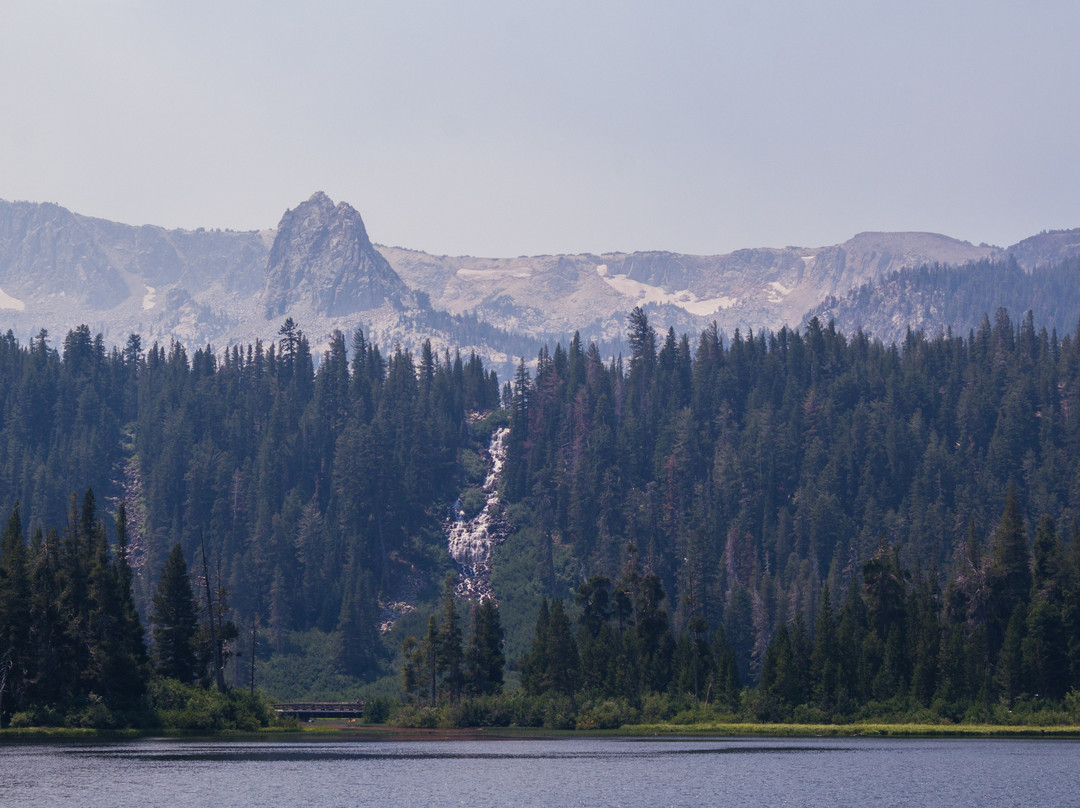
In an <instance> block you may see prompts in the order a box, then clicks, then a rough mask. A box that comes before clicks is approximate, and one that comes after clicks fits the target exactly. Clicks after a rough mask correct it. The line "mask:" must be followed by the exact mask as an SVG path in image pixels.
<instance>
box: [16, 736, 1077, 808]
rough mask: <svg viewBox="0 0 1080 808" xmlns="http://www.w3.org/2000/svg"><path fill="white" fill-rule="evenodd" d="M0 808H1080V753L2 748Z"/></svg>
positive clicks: (439, 745)
mask: <svg viewBox="0 0 1080 808" xmlns="http://www.w3.org/2000/svg"><path fill="white" fill-rule="evenodd" d="M0 805H3V806H5V807H8V806H10V807H14V806H28V805H43V806H64V805H71V806H82V807H83V808H92V807H94V806H159V805H160V806H187V805H190V806H223V807H224V806H260V808H264V807H265V806H276V805H307V806H367V805H372V806H478V807H479V806H509V805H520V806H641V808H645V807H646V806H647V808H656V807H657V806H667V805H679V806H699V805H700V806H706V805H709V806H713V805H716V806H725V805H731V806H758V805H761V806H875V807H876V808H885V806H942V808H944V807H945V806H948V807H949V808H957V807H958V806H973V808H974V807H975V806H977V807H978V808H994V807H995V806H1054V807H1055V808H1063V807H1064V806H1080V743H1077V742H1072V741H1042V740H908V739H905V740H869V739H859V738H852V739H783V740H777V739H745V738H738V739H728V738H708V739H688V738H682V739H662V740H652V739H648V740H642V739H597V738H573V739H565V740H501V739H500V740H475V741H473V740H470V741H385V740H366V739H344V740H342V739H334V740H306V739H305V740H300V739H297V740H287V741H282V740H279V739H275V740H272V741H262V740H260V741H252V742H248V741H222V740H192V739H142V740H135V741H125V742H117V743H74V742H67V743H7V744H0Z"/></svg>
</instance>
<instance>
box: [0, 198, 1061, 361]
mask: <svg viewBox="0 0 1080 808" xmlns="http://www.w3.org/2000/svg"><path fill="white" fill-rule="evenodd" d="M1074 253H1077V254H1080V230H1076V231H1050V232H1048V233H1043V234H1039V235H1037V236H1032V237H1031V238H1029V239H1025V240H1024V241H1022V242H1020V243H1019V244H1017V245H1014V246H1013V247H1010V248H1006V249H1002V248H997V247H990V246H987V245H980V246H975V245H972V244H970V243H968V242H964V241H960V240H957V239H953V238H951V237H949V236H946V235H942V234H936V233H918V232H874V231H868V232H863V233H858V234H856V235H854V236H853V237H852V238H851V239H848V240H847V241H845V242H843V243H841V244H835V245H827V246H822V247H783V248H747V249H742V250H736V251H734V252H731V253H726V254H718V255H711V256H700V255H688V254H681V253H675V252H670V251H662V250H656V251H646V252H633V253H623V252H607V253H599V254H592V253H582V254H576V255H540V256H519V257H517V258H484V257H473V256H435V255H431V254H428V253H424V252H422V251H418V250H410V249H408V248H403V247H390V246H385V245H379V244H378V243H377V242H372V241H371V239H370V237H369V235H368V233H367V229H366V227H365V225H364V222H363V219H362V217H361V215H360V213H359V212H357V211H356V210H355V209H354V208H353V207H352V206H350V205H349V204H348V203H346V202H339V203H337V204H335V203H334V202H333V200H331V199H330V198H329V197H328V196H327V195H326V194H325V193H323V192H316V193H315V194H313V195H312V196H311V197H310V198H309V199H308V200H306V201H304V202H302V203H300V205H298V206H297V207H296V208H294V209H291V210H287V211H285V213H284V214H283V215H282V218H281V220H280V221H279V223H278V225H277V226H276V227H275V228H271V229H266V230H259V231H232V230H206V229H198V230H180V229H177V230H167V229H165V228H161V227H157V226H155V225H127V224H122V223H118V222H111V221H108V220H104V219H97V218H93V217H87V216H82V215H81V214H78V213H73V212H71V211H69V210H68V209H66V208H64V207H62V206H60V205H57V204H55V203H32V202H5V201H0V314H2V315H3V319H4V320H6V321H7V327H9V328H11V329H12V330H13V331H14V332H15V333H16V336H18V337H20V338H24V339H28V338H29V337H30V336H31V335H33V334H35V333H36V332H37V331H38V329H40V328H47V329H48V330H50V331H52V332H54V333H63V332H64V331H65V330H67V329H70V328H73V327H75V326H76V325H78V324H81V323H86V324H88V325H89V326H90V327H91V329H92V330H93V331H95V332H101V333H103V334H104V335H105V336H106V337H108V338H111V339H112V340H113V341H122V340H123V339H124V338H125V337H126V336H127V334H128V333H130V332H138V333H140V335H141V336H142V337H143V338H144V340H145V341H147V342H150V341H160V342H168V341H170V340H177V341H179V342H182V343H185V344H188V345H206V344H213V345H214V346H215V347H217V348H219V349H221V348H227V347H229V346H230V345H233V344H243V343H245V342H251V341H253V340H255V339H263V340H271V339H274V338H275V337H276V334H277V330H278V328H279V326H280V324H281V322H282V321H283V320H284V319H285V317H292V318H293V319H294V320H295V321H296V322H297V323H298V324H299V325H300V326H301V328H303V329H304V331H305V332H306V333H307V334H308V336H309V339H310V341H311V343H312V345H313V347H315V348H316V349H318V348H320V347H322V346H325V345H326V344H327V343H328V341H329V338H330V335H331V334H332V333H333V331H334V330H336V329H340V330H342V331H345V332H350V331H352V330H355V329H356V328H359V327H362V328H364V329H365V331H366V332H367V334H368V336H369V338H371V339H374V340H376V341H378V342H381V343H383V344H393V343H397V344H400V345H401V346H402V347H404V348H406V349H410V350H417V349H418V348H419V346H420V344H421V343H422V342H423V340H424V339H427V338H430V339H431V340H432V343H433V346H434V347H435V348H436V349H439V350H442V349H454V348H458V347H460V348H461V349H462V350H463V351H466V352H467V351H470V350H475V351H477V352H478V353H479V354H480V355H481V356H483V357H484V358H485V359H486V360H487V361H489V362H491V363H493V364H494V365H495V366H498V367H499V368H500V371H501V372H502V373H505V371H506V368H507V367H509V366H511V365H512V364H513V363H514V362H515V360H516V357H515V356H514V355H513V353H512V349H511V347H510V343H509V342H508V341H507V340H505V339H504V340H503V343H504V344H501V345H495V344H493V343H492V342H491V340H490V339H488V338H487V337H484V336H477V335H476V334H466V333H465V332H466V331H470V329H469V328H464V329H463V328H462V327H461V322H462V321H461V320H460V318H461V317H466V318H473V319H474V320H475V321H476V322H478V323H487V324H490V325H492V326H495V327H496V328H497V330H500V331H501V332H502V333H504V334H505V335H507V336H508V337H522V338H526V337H527V338H529V339H534V340H551V339H565V338H566V337H567V336H569V335H570V334H571V333H573V332H574V331H580V332H581V336H582V338H583V339H584V340H595V341H598V342H601V343H604V344H607V345H612V346H615V345H618V344H619V342H620V341H621V339H622V335H623V333H624V331H625V318H626V315H627V313H628V312H629V311H630V310H631V309H633V308H634V307H635V306H642V307H644V308H646V309H647V310H648V311H649V315H650V320H651V321H652V322H654V323H655V324H656V325H657V326H658V327H659V328H662V329H666V328H668V327H671V328H674V329H675V330H676V331H678V332H687V331H688V332H696V331H698V330H700V329H701V328H703V327H705V326H706V325H708V324H709V323H710V322H712V321H716V322H717V324H718V326H719V327H720V329H721V330H722V331H725V332H728V333H730V332H732V331H733V330H734V329H736V328H741V329H744V330H745V329H750V328H752V329H756V330H760V329H763V328H768V329H776V328H779V327H780V326H782V325H784V324H788V325H798V324H799V323H800V322H802V320H803V318H804V316H805V314H806V313H807V312H809V311H812V310H814V309H815V308H818V307H820V306H821V305H822V304H823V302H825V301H827V300H830V299H841V298H843V297H844V296H845V295H847V294H848V293H849V292H851V291H852V290H854V289H857V288H859V287H860V286H863V285H865V284H867V283H873V282H875V281H877V280H878V279H880V278H882V277H884V276H886V275H888V274H889V273H892V272H896V271H898V270H901V269H904V268H909V267H910V268H913V267H918V266H920V265H924V264H948V265H964V264H970V263H973V262H976V261H980V260H987V259H995V258H1002V257H1004V256H1007V255H1013V256H1014V257H1015V258H1016V260H1017V261H1018V263H1019V264H1020V265H1021V266H1023V267H1025V268H1027V269H1030V268H1031V266H1033V265H1034V264H1036V263H1038V262H1044V263H1045V262H1046V261H1048V260H1053V259H1054V257H1055V256H1058V255H1061V254H1074ZM455 318H457V319H455ZM472 321H473V320H470V322H472ZM471 331H473V332H475V331H476V329H475V328H471ZM516 347H520V341H519V342H518V343H517V344H516ZM515 349H516V348H515ZM526 358H531V357H526Z"/></svg>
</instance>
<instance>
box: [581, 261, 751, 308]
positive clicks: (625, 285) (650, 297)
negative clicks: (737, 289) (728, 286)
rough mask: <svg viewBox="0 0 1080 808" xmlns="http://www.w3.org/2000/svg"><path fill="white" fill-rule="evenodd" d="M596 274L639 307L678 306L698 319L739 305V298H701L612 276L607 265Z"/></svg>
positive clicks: (692, 294) (599, 268) (597, 270)
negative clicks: (655, 305)
mask: <svg viewBox="0 0 1080 808" xmlns="http://www.w3.org/2000/svg"><path fill="white" fill-rule="evenodd" d="M596 274H597V275H599V276H600V277H601V278H603V279H604V283H606V284H607V285H608V286H610V287H611V288H612V289H614V290H615V291H616V292H618V293H619V294H621V295H625V296H626V297H629V298H631V299H633V300H635V301H636V302H637V304H638V305H645V304H647V303H655V304H668V305H671V306H678V307H679V308H680V309H682V310H683V311H686V312H688V313H690V314H694V315H697V316H698V317H707V316H708V315H710V314H715V313H716V312H718V311H720V310H721V309H730V308H731V307H732V306H735V305H737V304H738V302H739V299H738V298H737V297H728V296H726V295H722V296H720V297H709V298H705V299H702V298H699V297H698V296H697V295H695V294H694V293H693V292H691V291H690V290H688V289H684V290H682V291H679V292H669V291H667V290H666V289H664V288H662V287H660V286H652V285H651V284H648V283H641V282H640V281H635V280H632V279H631V278H630V277H629V276H627V275H612V274H610V273H609V272H608V267H607V264H600V265H598V266H597V267H596Z"/></svg>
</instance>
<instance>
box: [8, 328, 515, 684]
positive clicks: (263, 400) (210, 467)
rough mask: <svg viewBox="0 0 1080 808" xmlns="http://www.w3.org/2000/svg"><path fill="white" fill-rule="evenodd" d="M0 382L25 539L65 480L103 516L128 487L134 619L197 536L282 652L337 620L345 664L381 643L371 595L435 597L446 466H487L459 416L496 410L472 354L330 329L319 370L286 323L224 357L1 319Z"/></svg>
mask: <svg viewBox="0 0 1080 808" xmlns="http://www.w3.org/2000/svg"><path fill="white" fill-rule="evenodd" d="M0 378H2V380H3V381H2V383H0V413H2V424H0V435H2V437H0V444H2V449H0V508H3V509H5V512H10V511H11V509H12V508H13V506H14V504H15V503H16V502H19V503H20V504H21V511H22V514H23V520H24V522H27V523H29V528H30V532H33V531H34V530H36V529H38V528H47V527H49V526H62V525H65V524H67V523H68V519H67V514H68V511H69V501H70V499H71V497H72V496H73V495H74V494H75V493H76V492H78V495H79V497H80V498H81V497H82V492H84V491H86V490H87V489H88V488H89V489H92V491H93V492H95V494H96V496H97V498H98V501H99V502H102V503H110V504H109V506H108V507H107V508H103V510H107V511H108V512H109V513H110V514H115V513H116V506H117V503H118V501H120V500H124V501H126V503H127V513H128V519H129V521H128V534H129V536H130V544H131V546H130V548H129V550H128V555H129V558H130V563H131V565H132V567H133V569H134V572H135V582H134V588H135V593H136V600H137V602H138V604H139V607H140V611H141V613H142V615H143V617H144V621H145V617H146V615H147V613H148V611H149V604H150V599H151V595H152V594H153V592H154V590H155V587H156V586H157V582H158V576H159V574H160V571H161V569H162V566H163V564H164V562H165V560H166V557H167V556H168V555H169V552H170V550H171V548H172V547H173V546H174V545H175V544H179V545H180V546H181V547H182V548H183V550H184V553H185V556H186V557H187V559H188V560H189V563H194V561H195V560H196V559H197V558H198V555H197V551H198V550H199V548H200V543H201V542H205V545H206V547H207V553H208V557H209V559H210V566H211V568H212V572H211V577H212V578H213V579H214V583H215V585H220V586H221V587H222V588H223V589H224V591H225V592H226V593H227V600H228V604H229V606H230V608H231V614H232V615H233V616H234V617H235V618H236V621H237V622H238V623H240V624H241V625H247V624H249V623H250V621H251V619H252V618H253V617H256V616H257V617H258V618H259V620H260V625H261V626H263V627H264V628H269V631H270V635H271V640H272V643H273V645H274V647H276V648H278V649H280V648H281V644H282V642H283V637H284V635H285V633H286V632H287V631H289V630H303V629H310V628H317V629H321V630H322V631H325V632H331V631H340V632H342V635H343V636H344V637H345V639H344V640H343V641H342V642H340V643H339V644H338V652H337V654H336V657H337V661H338V662H339V664H340V665H341V668H342V670H343V671H345V672H347V673H349V674H352V675H356V676H361V675H370V674H372V673H373V672H375V670H376V666H377V662H378V659H379V658H380V655H381V651H380V646H379V643H378V640H379V618H380V611H379V610H380V603H382V602H386V601H388V600H391V599H392V597H393V596H394V594H395V593H396V592H397V591H398V590H399V589H401V588H402V587H406V586H408V587H412V588H413V589H418V590H424V589H425V588H430V589H431V591H432V592H433V593H437V592H438V591H439V582H440V580H441V576H440V574H439V572H438V571H439V570H440V569H443V568H444V567H447V566H448V565H449V560H448V559H447V558H446V556H445V549H444V546H442V547H440V544H439V542H440V541H441V535H440V534H439V531H440V519H441V518H442V517H443V516H444V515H445V511H446V508H447V505H448V503H451V502H453V501H454V499H455V498H456V497H457V495H458V491H459V490H460V487H461V486H463V485H465V484H467V483H470V482H473V481H472V480H471V479H470V478H469V477H468V475H467V474H464V473H462V472H460V471H459V469H460V468H461V467H462V466H467V467H469V468H476V467H479V468H480V470H479V471H478V472H476V473H479V474H480V475H481V479H482V474H483V472H482V464H481V463H480V461H479V458H475V452H474V449H473V447H474V446H479V445H484V441H485V440H486V436H484V435H481V439H480V442H479V443H476V442H475V440H474V437H473V436H472V434H471V432H470V427H469V425H468V423H467V421H466V413H472V412H477V411H489V410H491V409H494V408H496V407H497V406H498V403H499V390H498V383H497V380H496V378H495V375H494V373H489V372H488V371H487V370H485V368H484V367H483V365H482V363H481V362H480V360H479V359H477V358H476V357H475V356H470V357H468V358H467V359H464V360H463V359H462V358H461V357H460V356H449V355H444V356H442V357H437V356H434V355H432V353H431V351H430V350H429V349H428V348H427V347H426V346H425V350H424V351H423V352H422V354H421V356H420V357H419V358H418V361H414V359H413V357H412V356H411V355H409V354H408V353H405V352H402V351H401V350H399V349H395V350H394V351H393V352H392V353H390V355H389V356H386V357H384V356H383V355H382V354H381V353H380V351H379V348H378V347H377V346H374V345H371V344H369V343H368V342H366V341H365V338H364V335H363V333H362V332H357V333H356V334H355V335H354V337H353V340H352V346H351V352H350V351H349V350H347V348H346V341H345V337H344V336H343V335H342V334H340V333H338V334H336V335H335V337H334V339H333V341H332V344H331V347H330V349H329V350H328V351H327V353H326V355H325V356H324V357H323V358H322V361H321V362H320V363H319V366H318V371H317V372H316V370H315V367H314V363H313V361H312V356H311V353H310V350H309V348H308V343H307V340H306V339H305V337H304V335H303V333H302V332H301V331H300V330H299V329H298V328H297V327H296V326H295V325H294V324H293V323H292V322H291V321H288V322H287V323H286V325H285V326H284V327H283V328H282V333H281V334H280V341H278V342H276V343H273V344H270V345H269V346H266V347H265V348H264V346H263V345H262V344H261V343H256V344H255V345H254V346H250V345H249V346H247V347H246V348H245V349H241V348H234V349H233V350H231V351H228V352H225V353H223V354H221V355H220V356H218V355H215V353H214V352H213V351H212V349H211V348H210V347H209V346H207V348H206V349H200V350H196V351H195V352H194V354H193V355H190V356H189V355H188V353H187V351H186V350H185V349H184V348H183V347H182V346H181V345H179V344H177V343H173V344H172V345H170V346H169V347H168V348H165V347H163V346H159V345H153V346H150V347H149V348H148V349H146V350H144V349H143V346H142V345H141V343H140V339H139V338H138V337H137V336H132V337H131V338H130V339H129V340H128V342H127V344H126V346H125V347H124V348H122V349H120V348H112V349H109V350H107V349H106V347H105V345H104V343H103V340H102V339H101V338H100V337H98V338H96V339H95V338H92V337H91V336H90V332H89V330H88V329H87V328H85V327H80V328H78V329H75V330H74V331H72V332H70V333H69V334H68V335H67V336H66V337H65V339H64V341H63V344H62V346H61V347H60V349H59V350H58V349H56V348H53V347H52V346H51V345H50V344H49V341H48V335H47V334H46V333H44V332H42V333H41V334H40V335H39V336H38V337H37V338H35V339H34V340H33V342H32V343H31V345H29V346H25V347H24V346H20V345H19V344H18V342H17V341H16V340H15V339H14V337H12V336H11V334H10V332H9V334H8V336H7V337H6V338H4V339H2V340H0ZM477 429H478V430H482V429H483V425H480V426H479V427H477ZM470 452H471V453H473V456H474V458H475V461H474V462H473V463H469V462H468V461H467V458H466V455H468V454H469V453H470ZM440 550H442V553H441V554H440V552H439V551H440Z"/></svg>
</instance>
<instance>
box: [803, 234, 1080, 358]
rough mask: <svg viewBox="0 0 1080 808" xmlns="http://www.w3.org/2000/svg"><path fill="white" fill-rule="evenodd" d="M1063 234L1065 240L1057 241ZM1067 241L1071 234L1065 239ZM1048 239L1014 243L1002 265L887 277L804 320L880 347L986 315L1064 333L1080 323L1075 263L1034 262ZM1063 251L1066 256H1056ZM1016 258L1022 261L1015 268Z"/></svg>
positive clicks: (936, 267) (997, 261)
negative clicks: (1015, 317)
mask: <svg viewBox="0 0 1080 808" xmlns="http://www.w3.org/2000/svg"><path fill="white" fill-rule="evenodd" d="M1062 235H1064V234H1062ZM1069 235H1074V234H1072V233H1071V231H1070V232H1069ZM1051 238H1053V234H1050V235H1046V236H1042V237H1038V236H1036V237H1034V238H1032V239H1028V240H1027V241H1024V242H1021V243H1020V244H1018V245H1017V246H1016V247H1015V248H1011V250H1015V251H1016V255H1014V254H1013V252H1010V254H1009V255H1008V256H1007V257H1006V258H1004V259H1002V258H994V259H983V260H981V261H976V262H971V263H967V264H953V265H949V264H924V265H922V266H918V267H908V268H904V269H900V270H896V271H893V272H889V273H887V274H885V275H883V276H881V277H880V278H877V279H876V280H874V281H871V282H869V283H865V284H863V285H861V286H859V287H858V288H857V289H853V290H851V291H850V292H848V293H847V294H846V295H844V296H842V297H840V298H839V299H837V298H830V299H828V300H826V301H825V302H823V303H822V304H821V305H819V306H816V307H815V308H814V309H812V310H811V311H810V313H809V314H808V315H807V316H806V320H809V319H810V318H811V317H817V318H818V319H819V320H821V321H822V322H828V321H830V320H832V321H834V322H835V323H836V328H837V329H838V330H840V331H843V332H844V333H845V334H854V333H855V332H856V331H859V330H863V331H866V332H867V333H868V334H870V335H871V336H873V337H876V338H877V339H880V340H881V341H882V342H885V343H890V342H903V340H904V338H905V335H906V333H907V331H908V329H912V330H919V329H924V330H926V331H927V332H929V333H931V334H937V333H938V332H939V331H942V330H945V329H951V330H952V331H954V332H956V333H958V334H966V333H967V332H968V330H969V329H971V328H974V327H976V326H977V325H978V323H979V320H980V319H981V318H982V317H984V316H985V315H986V312H990V311H995V310H997V309H998V308H1001V307H1004V308H1005V309H1007V310H1008V311H1011V312H1024V311H1037V312H1038V313H1039V324H1040V327H1042V328H1045V329H1046V330H1047V331H1053V330H1055V329H1056V330H1057V331H1058V332H1059V333H1062V334H1064V333H1067V332H1071V331H1072V330H1073V329H1074V328H1076V325H1077V323H1078V322H1080V284H1077V282H1076V281H1077V277H1080V258H1077V257H1075V256H1069V257H1065V258H1060V257H1058V256H1056V255H1054V253H1052V252H1051V253H1050V254H1051V256H1052V258H1053V259H1054V260H1047V261H1042V262H1037V261H1036V258H1037V257H1038V255H1039V253H1038V251H1037V246H1038V245H1040V244H1042V241H1043V240H1044V239H1051ZM1062 252H1065V250H1062ZM1017 257H1019V258H1020V259H1021V260H1023V261H1025V262H1026V264H1027V265H1026V266H1025V265H1022V264H1021V263H1018V260H1017Z"/></svg>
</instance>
